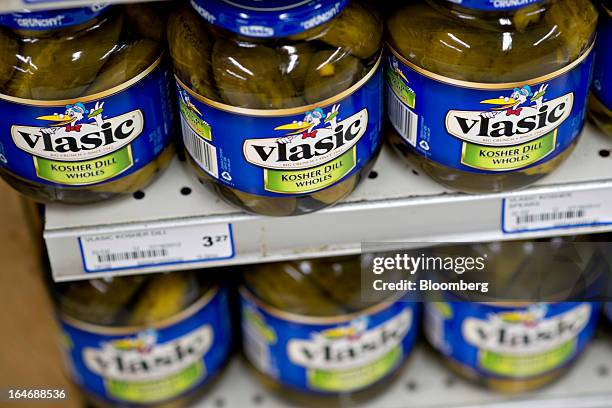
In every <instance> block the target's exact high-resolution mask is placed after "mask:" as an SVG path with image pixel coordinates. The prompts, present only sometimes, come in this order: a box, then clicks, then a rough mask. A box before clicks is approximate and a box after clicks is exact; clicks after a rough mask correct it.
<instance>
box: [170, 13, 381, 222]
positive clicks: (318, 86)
mask: <svg viewBox="0 0 612 408" xmlns="http://www.w3.org/2000/svg"><path fill="white" fill-rule="evenodd" d="M192 3H193V2H192ZM228 7H229V6H228ZM167 37H168V42H169V45H170V54H171V56H172V59H173V61H174V67H175V74H176V77H177V79H178V80H179V81H180V83H181V84H182V85H184V86H185V87H187V88H189V89H190V90H191V91H193V92H194V93H196V94H198V95H199V96H201V97H203V98H207V99H208V101H207V102H206V104H207V105H210V106H213V107H216V106H217V105H216V104H223V105H225V106H228V105H229V107H231V108H233V107H236V108H241V109H254V110H258V111H262V110H279V109H283V110H285V109H295V110H296V111H297V110H298V109H300V108H304V107H307V106H313V107H314V106H316V105H317V104H318V103H320V102H322V101H324V100H327V99H329V98H333V97H336V96H337V95H339V94H342V93H343V92H344V91H346V90H348V89H349V88H351V87H352V86H354V85H355V84H357V83H359V81H360V80H362V79H363V78H364V77H366V75H368V74H369V73H370V71H371V70H372V68H373V67H374V66H375V65H376V63H377V62H378V58H379V55H380V50H381V48H382V40H383V22H382V19H381V18H380V17H379V16H378V15H377V13H376V12H375V11H373V10H372V9H370V8H369V7H367V6H365V5H363V4H361V2H360V1H351V2H350V3H349V5H348V6H347V7H346V8H345V9H344V10H343V11H342V12H340V14H339V15H337V16H336V17H334V18H333V19H331V20H330V21H329V22H327V23H324V24H322V25H321V26H318V27H315V28H313V29H310V30H307V31H304V32H302V33H299V34H294V35H288V36H285V37H274V38H257V37H255V36H253V37H250V36H245V35H240V34H236V33H234V32H233V31H230V30H228V29H225V28H222V27H219V26H217V25H213V24H209V23H207V22H206V20H205V19H204V18H202V17H201V16H200V15H198V13H197V12H196V10H194V9H193V8H191V7H189V6H182V7H179V8H177V9H176V10H175V12H174V13H172V15H171V16H170V17H169V23H168V30H167ZM225 109H229V108H225ZM271 115H272V113H271ZM284 115H287V114H284ZM263 116H265V115H263ZM203 120H204V121H207V118H206V117H203ZM236 120H238V119H236ZM211 128H212V130H211V133H212V135H213V137H218V138H219V137H225V135H223V136H220V135H219V133H221V132H220V131H217V132H216V131H215V128H214V126H211ZM378 150H379V149H376V153H377V152H378ZM187 156H189V154H188V155H187ZM189 162H190V164H191V165H192V167H194V169H195V172H196V174H197V176H198V177H199V178H200V181H201V182H202V184H204V185H205V186H208V187H210V188H212V189H214V191H215V192H216V193H217V194H219V195H220V196H221V197H222V198H223V199H224V200H226V201H227V202H229V203H231V204H233V205H235V206H238V207H240V208H242V209H244V210H246V211H249V212H252V213H256V214H262V215H268V216H289V215H300V214H304V213H308V212H312V211H316V210H318V209H321V208H324V207H326V206H329V205H332V204H334V203H336V202H337V201H339V200H340V199H342V198H343V197H345V196H346V195H348V194H349V193H350V192H351V191H353V190H354V188H356V186H357V185H358V184H359V181H360V180H361V179H363V176H364V175H367V174H368V172H369V170H370V169H371V167H372V165H373V162H374V160H371V162H369V163H368V164H367V165H365V166H364V167H363V168H362V169H361V170H360V171H359V172H358V174H357V175H356V176H352V177H351V179H350V180H348V179H347V180H342V181H340V182H338V183H336V184H333V185H331V186H329V187H323V188H321V189H320V190H318V191H314V192H312V193H304V194H301V195H296V194H291V195H288V196H287V197H269V196H264V195H258V194H253V193H251V192H248V191H242V190H238V189H237V188H233V187H230V186H227V185H225V184H222V183H220V182H217V181H216V180H215V178H213V177H211V176H210V175H209V174H208V173H207V172H206V171H204V170H203V169H201V168H200V166H198V164H197V163H196V162H195V161H194V160H191V159H190V160H189Z"/></svg>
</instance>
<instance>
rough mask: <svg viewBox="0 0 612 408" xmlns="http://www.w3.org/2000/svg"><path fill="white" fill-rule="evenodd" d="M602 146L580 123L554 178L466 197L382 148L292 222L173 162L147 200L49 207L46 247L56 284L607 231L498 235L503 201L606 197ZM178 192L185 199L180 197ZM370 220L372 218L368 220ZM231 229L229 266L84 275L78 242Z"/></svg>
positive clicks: (611, 170)
mask: <svg viewBox="0 0 612 408" xmlns="http://www.w3.org/2000/svg"><path fill="white" fill-rule="evenodd" d="M610 147H612V143H610V140H609V139H607V138H605V137H604V136H603V135H601V134H599V133H598V132H597V131H595V130H594V128H592V127H590V126H589V127H587V128H586V131H585V134H584V136H583V137H582V140H581V141H580V143H579V144H578V147H577V148H576V150H575V151H574V153H573V155H572V156H571V157H570V158H569V159H568V160H567V161H566V162H565V163H563V164H562V166H561V167H560V168H559V169H558V170H557V171H556V172H554V173H553V174H552V175H550V176H548V177H546V178H544V179H543V180H542V181H541V182H539V183H536V185H534V186H531V187H529V188H526V189H524V190H519V191H514V192H508V193H496V194H480V195H468V194H461V193H455V192H452V191H449V190H447V189H445V188H443V187H441V186H439V185H437V184H436V183H434V182H433V181H431V180H430V179H428V178H427V177H426V176H424V175H415V174H413V172H411V171H410V169H409V168H408V167H407V164H406V163H405V162H404V161H403V160H401V159H400V158H399V157H397V155H396V154H395V153H394V152H392V151H391V150H390V149H389V148H385V149H383V153H382V154H381V157H380V159H379V160H378V162H377V164H376V166H375V171H376V172H377V174H378V176H377V178H376V179H366V180H364V181H363V183H362V185H361V186H360V187H359V188H358V189H357V191H355V192H354V193H353V194H352V195H351V196H349V198H348V199H347V200H345V202H342V203H340V204H338V205H336V206H334V207H331V208H329V209H326V210H323V211H319V212H315V213H312V214H309V215H305V216H299V217H280V218H272V217H260V216H252V215H248V214H245V213H242V212H240V211H239V210H237V209H235V208H233V207H230V206H229V205H227V204H225V203H223V202H222V201H221V200H220V199H219V198H218V197H217V196H215V195H214V194H213V193H211V192H209V191H208V190H206V189H204V188H202V186H201V185H200V184H199V182H198V181H197V180H196V178H195V177H194V176H193V174H192V173H191V172H190V170H189V169H188V168H187V166H186V165H185V164H184V163H181V162H180V161H179V160H178V159H175V160H174V161H173V163H172V164H171V166H170V168H169V169H168V170H167V171H166V173H164V174H163V175H162V176H161V177H160V179H159V180H157V181H156V182H154V183H153V184H152V185H151V186H150V187H149V188H147V189H145V190H144V191H145V198H144V199H142V200H136V199H134V198H132V197H125V198H120V199H116V200H111V201H109V202H104V203H100V204H95V205H91V206H84V207H75V206H62V205H51V206H48V207H47V213H46V222H45V233H44V237H45V241H46V244H47V248H48V252H49V256H50V260H51V266H52V269H53V274H54V278H55V279H56V280H57V281H66V280H75V279H85V278H95V277H99V276H112V275H127V274H134V273H151V272H160V271H173V270H182V269H192V268H206V267H218V266H229V265H241V264H251V263H260V262H271V261H280V260H288V259H303V258H307V257H320V256H330V255H343V254H352V253H359V252H360V250H361V244H362V243H363V242H476V241H495V240H504V239H518V238H542V237H549V236H553V235H554V236H557V235H573V234H586V233H593V232H607V231H612V225H603V226H593V227H580V228H565V229H557V230H553V231H533V232H528V233H520V234H504V233H503V232H502V229H501V208H502V200H503V199H504V198H507V197H520V196H525V195H531V194H548V193H565V192H578V191H583V190H594V191H595V192H596V193H598V192H612V157H602V156H600V155H599V154H598V152H599V151H600V150H602V149H606V150H609V149H610ZM182 187H188V188H189V189H190V190H191V191H192V193H191V194H190V195H188V196H183V195H181V193H180V190H181V188H182ZM373 220H375V222H373ZM216 223H230V224H231V225H232V229H233V236H234V248H235V257H234V258H232V259H229V260H220V261H202V262H196V263H189V264H174V265H163V266H150V267H145V268H138V269H132V270H123V271H112V272H101V273H94V274H86V273H85V272H84V270H83V262H82V259H81V253H80V248H79V245H78V237H79V236H81V235H83V234H97V233H107V232H122V231H130V230H133V229H150V228H181V227H185V226H194V225H195V226H202V228H205V226H206V225H209V224H216Z"/></svg>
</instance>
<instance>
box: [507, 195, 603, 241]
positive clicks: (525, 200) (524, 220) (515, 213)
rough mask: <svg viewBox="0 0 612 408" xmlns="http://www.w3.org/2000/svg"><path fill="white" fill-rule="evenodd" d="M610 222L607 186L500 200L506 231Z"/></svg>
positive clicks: (526, 230)
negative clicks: (604, 187)
mask: <svg viewBox="0 0 612 408" xmlns="http://www.w3.org/2000/svg"><path fill="white" fill-rule="evenodd" d="M610 224H612V191H611V190H610V189H590V190H582V191H572V192H564V193H549V194H527V195H520V196H516V197H509V198H505V199H504V200H503V203H502V229H503V232H504V233H506V234H512V233H519V232H530V231H543V230H550V229H570V228H581V227H591V226H598V225H610Z"/></svg>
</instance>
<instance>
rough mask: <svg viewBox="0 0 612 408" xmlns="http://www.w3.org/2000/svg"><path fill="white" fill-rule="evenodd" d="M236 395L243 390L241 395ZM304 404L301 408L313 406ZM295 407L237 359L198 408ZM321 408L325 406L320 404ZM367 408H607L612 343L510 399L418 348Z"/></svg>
mask: <svg viewBox="0 0 612 408" xmlns="http://www.w3.org/2000/svg"><path fill="white" fill-rule="evenodd" d="M237 390H240V391H239V392H237ZM307 401H308V400H305V402H304V404H299V405H298V406H313V402H312V401H311V402H310V404H308V402H307ZM251 406H257V407H261V408H284V407H289V406H296V404H289V403H288V402H287V401H286V400H283V399H281V398H279V397H278V396H277V395H274V394H272V393H271V392H269V391H268V390H267V389H266V388H265V387H263V386H262V385H261V383H259V382H258V380H257V379H256V378H255V377H253V375H252V373H251V371H250V369H249V368H248V367H247V366H246V363H245V362H243V360H242V359H241V358H235V359H234V360H233V361H232V362H231V363H230V365H229V367H227V369H226V371H225V372H223V374H222V375H221V378H220V380H219V382H218V383H216V384H215V386H214V387H213V388H212V389H211V390H210V392H209V393H208V394H207V396H206V397H205V399H203V400H202V401H201V402H200V403H199V404H196V408H218V407H227V408H235V407H251ZM316 406H317V407H322V408H323V407H325V405H324V404H321V403H317V404H316ZM350 406H357V407H360V406H363V407H367V408H395V407H397V408H399V407H411V408H460V407H461V408H468V407H469V408H472V407H473V408H475V407H482V408H531V407H533V408H604V407H605V408H608V407H610V406H612V342H611V341H610V338H609V337H606V338H603V339H599V340H596V341H594V342H593V344H592V345H591V346H590V348H589V349H588V350H587V351H586V353H585V355H584V356H582V357H581V358H580V360H579V361H578V362H577V364H576V365H575V366H574V367H572V369H571V371H570V372H569V373H568V374H567V375H566V376H564V377H562V378H561V379H560V380H559V381H557V382H555V383H554V384H552V385H551V386H549V387H546V388H544V389H542V390H540V391H536V392H533V393H530V394H528V395H519V396H508V395H503V394H498V393H495V392H492V391H487V390H484V389H482V388H479V387H477V386H474V385H472V384H470V383H468V382H466V381H464V380H463V379H460V378H458V377H456V376H455V375H454V374H453V373H451V372H450V371H449V370H448V369H447V368H446V367H445V366H444V365H443V364H442V363H441V361H440V360H439V359H438V358H437V357H436V356H435V355H433V352H431V351H430V349H429V348H427V347H425V346H424V345H420V346H418V347H417V349H416V350H415V351H414V353H413V355H412V356H411V357H410V358H409V361H408V362H407V363H406V366H405V367H404V368H403V369H402V371H401V373H400V375H399V376H398V377H397V378H396V379H395V380H394V381H393V383H392V384H391V385H390V387H389V388H388V389H386V390H385V392H382V393H381V394H380V395H377V396H376V397H375V398H374V399H372V400H368V401H367V402H364V403H361V404H356V405H350Z"/></svg>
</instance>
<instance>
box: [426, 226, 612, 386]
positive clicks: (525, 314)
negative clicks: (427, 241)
mask: <svg viewBox="0 0 612 408" xmlns="http://www.w3.org/2000/svg"><path fill="white" fill-rule="evenodd" d="M594 249H595V248H594V247H590V246H589V242H588V241H582V239H581V238H580V237H564V238H559V239H554V240H550V241H547V240H540V241H508V242H493V243H479V244H472V245H469V246H464V245H455V246H451V247H448V248H445V247H438V248H434V249H432V252H433V253H434V254H435V255H436V256H438V257H450V258H451V259H452V258H456V257H460V256H462V257H466V258H467V259H470V258H471V259H475V258H479V259H484V260H485V265H486V266H485V268H484V269H483V271H482V273H486V274H487V275H488V276H489V277H488V278H486V279H485V280H486V281H487V282H490V283H489V286H490V287H489V288H488V290H487V291H486V292H484V293H474V292H447V293H441V294H440V296H439V297H438V298H437V299H436V300H438V301H436V302H428V303H427V304H426V306H425V313H424V332H425V337H426V338H427V340H428V342H429V343H430V344H431V345H432V347H433V348H434V349H435V350H436V351H437V352H438V353H439V355H440V357H441V358H442V359H443V361H444V363H445V364H446V365H447V366H448V367H449V368H450V369H451V370H453V371H454V372H455V373H457V374H458V375H460V376H462V377H464V378H466V379H468V380H470V381H472V382H474V383H476V384H478V385H480V386H483V387H486V388H489V389H492V390H495V391H500V392H505V393H522V392H528V391H530V390H534V389H537V388H541V387H543V386H545V385H548V384H550V383H551V382H553V381H554V380H556V379H558V378H560V377H561V376H563V375H564V374H566V373H567V372H568V371H569V370H570V369H571V367H572V365H573V363H574V362H575V361H577V360H578V358H579V357H580V356H581V355H582V352H583V351H584V350H585V349H586V348H587V347H588V344H589V342H590V340H591V339H592V337H593V336H594V334H595V328H596V324H597V321H598V315H599V308H600V304H599V303H598V302H577V301H573V300H575V299H581V298H583V296H584V297H587V296H588V293H584V292H583V293H576V296H575V297H573V295H572V290H579V289H577V288H578V287H579V286H581V285H576V282H581V284H586V287H594V286H598V287H599V286H600V285H601V282H600V281H598V280H599V277H600V276H601V275H602V274H603V275H604V276H605V275H607V271H608V268H607V265H605V262H604V263H601V260H600V259H599V258H598V256H597V255H596V252H597V251H595V250H594ZM570 253H580V254H581V255H580V256H577V257H573V258H572V259H571V261H569V262H568V260H569V258H566V259H564V260H563V261H561V262H559V259H560V257H562V256H563V255H567V254H570ZM602 266H603V270H602ZM450 274H451V275H454V273H453V272H450ZM464 278H465V280H466V281H467V282H472V283H476V282H478V281H479V278H478V273H476V274H473V273H466V274H465V275H464V276H462V279H464ZM450 279H451V280H452V279H453V277H450ZM585 289H586V288H584V289H582V290H583V291H584V290H585ZM581 295H582V296H581ZM566 300H567V301H566ZM563 325H571V326H572V327H573V328H574V329H575V330H574V329H572V331H571V332H564V331H563V330H560V331H559V332H556V331H555V330H554V329H551V328H553V327H561V326H563ZM478 331H479V333H481V334H482V335H483V337H481V338H480V339H479V338H478V334H476V332H478ZM536 338H539V339H546V340H545V341H541V342H539V343H538V342H537V341H535V340H534V339H536Z"/></svg>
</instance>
